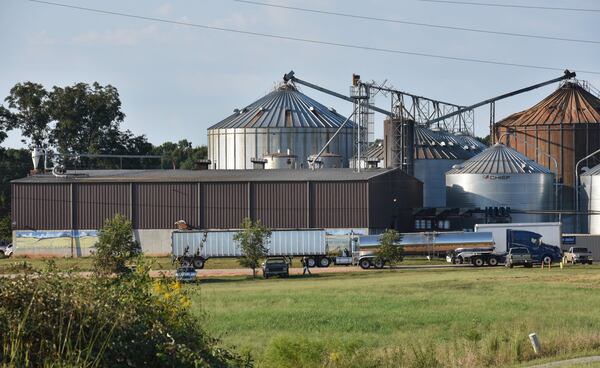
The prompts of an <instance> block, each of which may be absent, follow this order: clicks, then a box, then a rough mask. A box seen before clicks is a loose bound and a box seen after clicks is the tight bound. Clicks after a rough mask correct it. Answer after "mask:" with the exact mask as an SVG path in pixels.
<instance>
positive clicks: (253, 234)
mask: <svg viewBox="0 0 600 368" xmlns="http://www.w3.org/2000/svg"><path fill="white" fill-rule="evenodd" d="M270 237H271V230H270V229H268V228H267V227H265V226H263V225H262V224H261V223H260V220H258V221H256V222H253V221H252V219H250V218H245V219H244V221H243V222H242V230H241V231H240V232H238V233H237V234H235V235H234V236H233V240H234V241H236V242H239V244H240V248H241V250H242V255H243V256H242V258H240V260H239V262H240V265H241V266H244V267H248V268H251V269H252V278H255V277H256V269H257V268H258V266H259V265H260V263H259V262H260V260H261V259H262V258H265V257H266V256H267V254H268V252H269V249H268V248H266V247H265V244H266V243H267V241H268V240H269V238H270Z"/></svg>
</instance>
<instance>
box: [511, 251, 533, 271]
mask: <svg viewBox="0 0 600 368" xmlns="http://www.w3.org/2000/svg"><path fill="white" fill-rule="evenodd" d="M514 266H525V267H527V268H531V267H533V258H532V257H531V253H529V249H527V248H518V247H515V248H511V249H510V250H509V251H508V255H507V256H506V267H510V268H513V267H514Z"/></svg>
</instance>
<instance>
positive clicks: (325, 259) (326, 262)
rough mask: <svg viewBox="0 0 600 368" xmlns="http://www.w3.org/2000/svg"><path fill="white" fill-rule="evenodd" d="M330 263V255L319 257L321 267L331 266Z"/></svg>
mask: <svg viewBox="0 0 600 368" xmlns="http://www.w3.org/2000/svg"><path fill="white" fill-rule="evenodd" d="M329 264H331V260H330V259H329V258H328V257H323V258H321V259H319V267H329Z"/></svg>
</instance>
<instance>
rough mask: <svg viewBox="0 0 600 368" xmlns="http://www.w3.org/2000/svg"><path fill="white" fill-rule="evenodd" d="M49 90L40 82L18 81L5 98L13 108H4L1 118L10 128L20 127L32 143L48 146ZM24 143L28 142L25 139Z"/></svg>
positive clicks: (49, 139)
mask: <svg viewBox="0 0 600 368" xmlns="http://www.w3.org/2000/svg"><path fill="white" fill-rule="evenodd" d="M49 99H50V96H49V94H48V91H46V89H45V88H44V86H42V85H41V84H38V83H32V82H25V83H17V84H15V86H14V87H13V88H11V90H10V94H9V95H8V97H6V98H5V99H4V100H5V101H6V102H8V107H9V109H12V111H11V110H8V109H6V108H2V109H1V110H2V111H0V116H1V117H0V119H2V120H3V121H4V122H5V124H6V123H8V125H9V128H19V129H21V133H22V135H23V137H26V138H29V140H30V145H32V146H40V147H46V146H47V145H49V144H50V143H51V138H50V132H51V127H50V123H51V121H52V118H51V116H50V112H49V106H48V103H49ZM23 143H26V141H25V140H23Z"/></svg>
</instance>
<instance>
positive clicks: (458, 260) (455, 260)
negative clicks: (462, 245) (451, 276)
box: [454, 257, 463, 264]
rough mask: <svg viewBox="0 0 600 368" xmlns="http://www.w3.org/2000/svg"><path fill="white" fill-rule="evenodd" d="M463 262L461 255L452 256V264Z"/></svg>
mask: <svg viewBox="0 0 600 368" xmlns="http://www.w3.org/2000/svg"><path fill="white" fill-rule="evenodd" d="M462 263H463V258H462V257H456V258H454V264H462Z"/></svg>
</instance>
